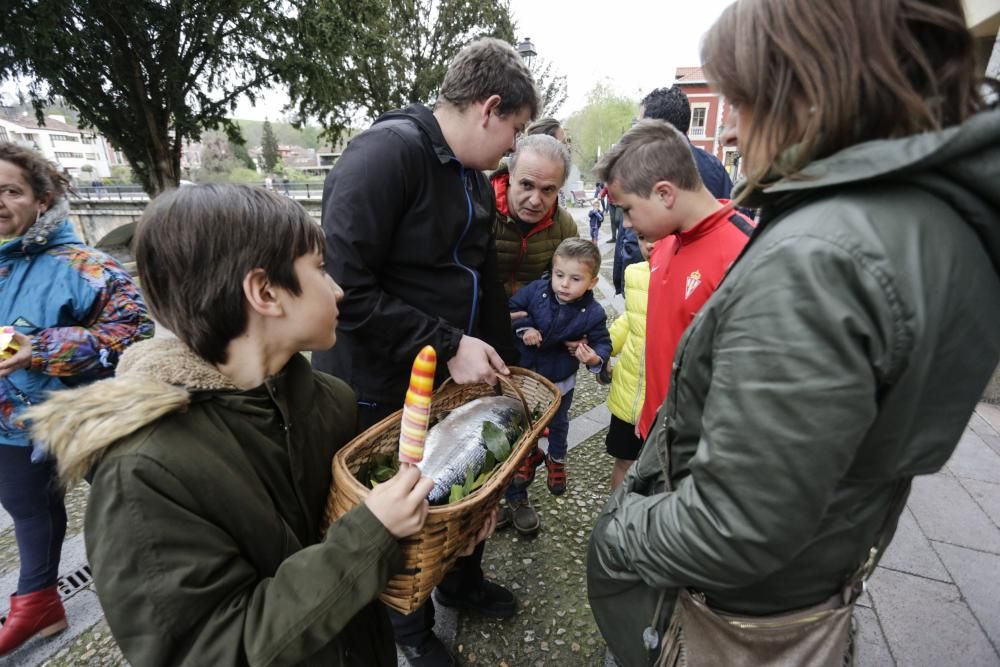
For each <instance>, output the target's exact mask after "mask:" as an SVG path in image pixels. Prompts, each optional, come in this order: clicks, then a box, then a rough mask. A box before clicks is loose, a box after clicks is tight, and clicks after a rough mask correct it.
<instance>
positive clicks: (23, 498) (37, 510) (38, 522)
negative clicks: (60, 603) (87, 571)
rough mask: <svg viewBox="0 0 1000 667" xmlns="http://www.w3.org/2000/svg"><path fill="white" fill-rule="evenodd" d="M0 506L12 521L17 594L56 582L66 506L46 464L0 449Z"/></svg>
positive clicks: (51, 465) (20, 450)
mask: <svg viewBox="0 0 1000 667" xmlns="http://www.w3.org/2000/svg"><path fill="white" fill-rule="evenodd" d="M0 504H2V505H3V508H4V509H5V510H7V513H8V514H10V516H11V518H12V519H14V535H15V537H16V538H17V553H18V558H19V559H20V562H21V571H20V575H19V577H18V580H17V594H18V595H25V594H27V593H34V592H35V591H40V590H42V589H44V588H48V587H49V586H53V585H55V583H56V579H58V578H59V557H60V555H61V554H62V544H63V538H64V537H65V536H66V505H65V504H64V503H63V493H62V489H61V488H60V486H59V482H58V480H57V479H56V464H55V461H52V460H50V459H47V460H44V461H41V462H39V463H32V462H31V447H16V446H13V445H0Z"/></svg>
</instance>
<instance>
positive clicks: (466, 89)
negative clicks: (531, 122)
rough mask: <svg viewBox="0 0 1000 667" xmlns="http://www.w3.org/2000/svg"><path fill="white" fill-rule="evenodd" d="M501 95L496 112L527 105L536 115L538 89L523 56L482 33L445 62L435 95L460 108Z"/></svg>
mask: <svg viewBox="0 0 1000 667" xmlns="http://www.w3.org/2000/svg"><path fill="white" fill-rule="evenodd" d="M492 95H499V96H500V105H499V106H498V107H497V113H498V114H500V115H501V116H508V115H510V114H512V113H518V112H520V111H521V110H522V109H525V108H527V109H529V110H530V111H531V113H530V116H531V117H532V118H534V117H535V116H536V115H538V91H537V90H536V89H535V82H534V80H533V79H532V78H531V72H530V71H529V70H528V66H527V65H525V64H524V60H523V59H522V58H521V56H519V55H518V54H517V51H515V50H514V47H512V46H511V45H510V44H508V43H506V42H503V41H500V40H499V39H493V38H492V37H483V38H482V39H477V40H476V41H474V42H472V43H471V44H469V45H468V46H466V47H465V48H464V49H462V50H461V51H459V52H458V55H457V56H455V59H454V60H452V61H451V65H449V66H448V72H447V73H446V74H445V75H444V81H443V82H442V83H441V92H440V93H439V94H438V99H439V100H442V101H445V102H448V103H449V104H452V105H454V106H456V107H457V108H459V109H465V108H466V107H467V106H469V105H470V104H475V103H476V102H482V101H484V100H486V99H487V98H488V97H490V96H492Z"/></svg>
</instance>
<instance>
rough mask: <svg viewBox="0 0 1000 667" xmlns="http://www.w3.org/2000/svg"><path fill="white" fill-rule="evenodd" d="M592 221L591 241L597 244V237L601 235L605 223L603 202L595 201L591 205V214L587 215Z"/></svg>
mask: <svg viewBox="0 0 1000 667" xmlns="http://www.w3.org/2000/svg"><path fill="white" fill-rule="evenodd" d="M587 217H588V218H589V221H590V240H591V241H593V242H594V244H596V243H597V237H598V236H599V235H600V233H601V223H602V222H604V213H602V212H601V202H600V201H599V200H596V199H595V200H594V202H593V203H592V204H591V205H590V212H589V213H588V214H587Z"/></svg>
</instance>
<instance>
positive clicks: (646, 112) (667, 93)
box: [639, 86, 733, 199]
mask: <svg viewBox="0 0 1000 667" xmlns="http://www.w3.org/2000/svg"><path fill="white" fill-rule="evenodd" d="M639 118H656V119H658V120H663V121H666V122H668V123H670V124H671V125H673V126H674V127H675V128H677V131H678V132H680V133H681V134H683V135H684V136H685V137H687V133H688V129H689V128H690V127H691V104H690V103H689V102H688V97H687V94H686V93H685V92H684V90H683V89H682V88H681V87H680V86H671V87H670V88H656V89H655V90H653V91H651V92H650V93H649V94H648V95H646V97H644V98H643V99H642V102H640V103H639ZM688 145H689V146H690V147H691V154H692V155H693V156H694V163H695V166H696V167H697V168H698V174H699V175H700V176H701V181H702V183H704V184H705V187H706V188H707V189H708V191H709V192H711V193H712V196H714V197H715V198H716V199H729V198H730V195H731V194H732V191H733V181H732V179H730V178H729V173H728V172H727V171H726V168H725V166H723V164H722V162H721V161H720V160H719V158H717V157H715V156H714V155H712V154H711V153H709V152H708V151H706V150H705V149H704V148H700V147H698V146H695V145H694V144H693V143H691V140H690V139H688Z"/></svg>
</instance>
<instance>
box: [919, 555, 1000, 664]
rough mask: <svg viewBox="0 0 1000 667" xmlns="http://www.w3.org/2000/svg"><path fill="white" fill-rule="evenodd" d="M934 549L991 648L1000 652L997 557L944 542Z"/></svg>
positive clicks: (998, 569)
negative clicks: (991, 645)
mask: <svg viewBox="0 0 1000 667" xmlns="http://www.w3.org/2000/svg"><path fill="white" fill-rule="evenodd" d="M934 548H935V549H936V550H937V552H938V553H939V554H941V559H942V560H943V561H944V564H945V567H947V568H948V571H949V572H951V575H952V577H953V578H954V580H955V584H956V585H957V586H958V587H959V590H961V592H962V596H963V597H964V598H965V601H966V602H967V603H968V605H969V608H970V609H971V610H972V613H973V614H974V615H975V617H976V619H977V620H978V621H979V624H980V625H981V626H982V628H983V630H984V631H985V632H986V635H987V636H988V637H989V638H990V640H991V641H992V642H993V647H994V649H1000V555H997V554H988V553H984V552H982V551H973V550H972V549H965V548H963V547H956V546H953V545H951V544H944V543H943V542H936V543H935V544H934Z"/></svg>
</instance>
